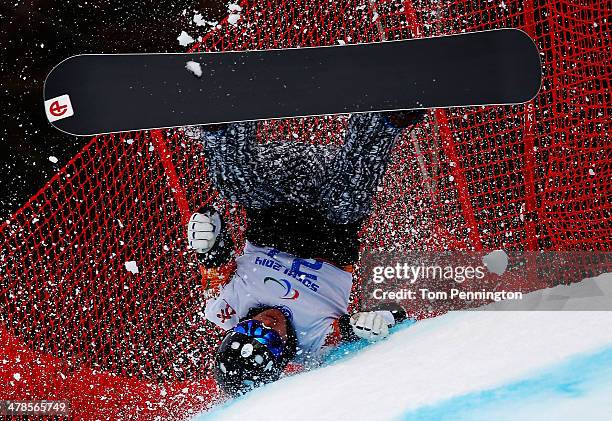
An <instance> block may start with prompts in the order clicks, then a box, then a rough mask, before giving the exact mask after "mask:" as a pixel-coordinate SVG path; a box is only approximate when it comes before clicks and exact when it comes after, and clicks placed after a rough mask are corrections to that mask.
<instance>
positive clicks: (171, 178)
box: [151, 130, 191, 225]
mask: <svg viewBox="0 0 612 421" xmlns="http://www.w3.org/2000/svg"><path fill="white" fill-rule="evenodd" d="M151 139H152V140H153V144H154V145H155V150H156V151H157V154H158V156H159V159H160V161H161V163H162V165H163V167H164V170H165V172H166V175H167V176H168V183H169V184H170V190H171V192H172V195H173V197H174V200H175V201H176V205H177V207H178V209H179V212H180V213H181V223H182V225H186V224H187V223H188V222H189V217H190V216H191V210H190V209H189V202H188V201H187V196H186V195H185V189H184V188H183V186H182V184H181V182H180V181H179V178H178V175H177V173H176V167H175V166H174V163H173V162H172V156H171V155H170V152H169V150H168V145H167V140H166V138H165V136H164V135H163V133H162V132H161V131H160V130H153V131H151Z"/></svg>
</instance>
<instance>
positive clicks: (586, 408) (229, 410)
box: [197, 274, 612, 421]
mask: <svg viewBox="0 0 612 421" xmlns="http://www.w3.org/2000/svg"><path fill="white" fill-rule="evenodd" d="M594 283H595V284H597V286H598V287H599V288H604V289H605V290H606V291H610V292H612V274H604V275H601V276H599V277H597V278H592V279H588V280H584V281H583V282H581V283H579V284H574V285H572V286H561V287H556V288H552V289H550V290H548V293H549V295H550V296H554V295H555V292H557V293H561V294H567V293H568V290H570V289H571V290H572V293H571V294H570V295H572V296H576V297H579V296H582V298H581V299H587V300H588V299H589V297H591V298H592V299H601V297H600V296H599V297H593V296H592V294H591V292H592V289H593V284H594ZM585 289H586V293H582V294H581V291H582V290H585ZM541 294H542V293H541V292H539V291H538V292H535V293H531V294H526V295H525V297H526V298H528V299H529V297H530V296H536V298H537V296H540V295H541ZM604 295H605V294H604ZM608 297H610V295H608ZM608 301H610V299H609V298H608ZM583 304H584V303H583ZM513 305H514V304H513V303H508V304H507V305H506V306H505V307H504V308H505V309H511V308H512V306H513ZM611 324H612V312H609V311H464V312H453V313H449V314H446V315H444V316H441V317H437V318H434V319H429V320H423V321H420V322H418V323H416V324H413V325H411V326H399V327H396V328H395V333H394V334H393V335H391V336H390V337H389V338H388V339H387V340H385V341H383V342H381V343H378V344H375V345H370V346H368V347H367V348H366V349H363V350H362V351H360V352H359V353H353V354H352V355H349V356H348V357H344V358H343V359H341V360H339V361H337V362H335V363H332V364H330V365H327V366H325V367H323V368H320V369H317V370H312V371H310V372H306V373H302V374H300V375H297V376H291V377H286V378H284V379H282V380H280V381H278V382H276V383H273V384H270V385H268V386H266V387H263V388H260V389H257V390H255V391H254V392H252V393H250V394H247V395H246V396H244V397H243V398H240V399H237V400H234V401H230V402H228V403H227V404H226V405H224V406H221V407H218V408H216V409H215V410H214V411H212V412H210V413H205V414H201V415H200V416H199V417H197V420H199V421H201V420H209V419H210V420H213V419H219V420H220V419H223V420H224V421H228V420H241V419H267V420H283V419H286V417H287V414H291V419H293V420H313V419H316V420H338V419H353V420H390V419H396V420H397V419H400V420H401V419H405V420H414V419H416V420H444V419H446V420H451V419H452V420H456V419H464V420H465V419H496V420H497V419H521V420H524V419H533V420H536V419H543V418H548V419H555V420H564V419H568V420H569V419H576V418H578V416H580V418H583V419H609V418H606V417H604V416H603V414H608V415H609V414H610V413H611V412H612V403H611V402H610V399H609V396H610V393H611V392H612V329H610V328H609V326H610V325H611ZM296 408H299V411H296Z"/></svg>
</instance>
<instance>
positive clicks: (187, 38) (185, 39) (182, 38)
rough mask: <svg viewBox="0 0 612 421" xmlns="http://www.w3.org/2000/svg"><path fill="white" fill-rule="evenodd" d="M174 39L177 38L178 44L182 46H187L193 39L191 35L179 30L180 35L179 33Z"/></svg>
mask: <svg viewBox="0 0 612 421" xmlns="http://www.w3.org/2000/svg"><path fill="white" fill-rule="evenodd" d="M176 39H177V40H178V42H179V44H180V45H181V46H183V47H187V46H188V45H189V44H191V43H193V42H194V41H195V40H194V39H193V37H192V36H191V35H189V34H188V33H187V32H185V31H181V35H179V36H178V37H177V38H176Z"/></svg>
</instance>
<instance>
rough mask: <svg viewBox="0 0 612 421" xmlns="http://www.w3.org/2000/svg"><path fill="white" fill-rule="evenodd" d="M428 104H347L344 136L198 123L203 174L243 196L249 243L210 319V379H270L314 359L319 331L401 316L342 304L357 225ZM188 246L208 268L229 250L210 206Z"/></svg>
mask: <svg viewBox="0 0 612 421" xmlns="http://www.w3.org/2000/svg"><path fill="white" fill-rule="evenodd" d="M423 115H424V112H423V111H403V112H386V113H369V114H356V115H352V116H351V117H350V119H349V122H348V128H347V131H346V135H345V141H344V144H343V145H341V146H339V147H332V146H329V145H310V144H305V143H298V142H268V143H259V142H258V141H257V139H256V123H255V122H243V123H233V124H226V125H215V126H211V125H209V126H201V130H200V134H199V137H200V138H201V140H202V142H203V144H204V150H205V155H206V158H207V166H208V174H209V176H210V178H211V180H212V182H213V184H214V186H215V187H216V188H217V189H218V190H219V192H220V194H221V195H223V196H224V197H225V198H227V199H229V200H230V201H233V202H236V203H239V204H241V205H242V206H244V208H245V209H246V213H247V218H248V230H247V232H246V239H247V241H246V245H245V247H244V250H243V251H242V254H241V255H240V256H238V257H237V258H236V270H235V272H234V275H233V277H232V278H231V280H230V281H229V282H228V283H227V284H226V285H225V286H224V287H223V288H222V290H221V292H220V294H219V295H218V297H216V298H213V299H211V300H209V301H208V302H207V303H206V310H205V315H206V318H207V319H208V320H210V321H212V322H213V323H215V324H216V325H218V326H220V327H221V328H223V329H224V330H226V331H227V332H228V333H227V334H226V336H225V337H224V339H223V340H222V341H221V344H220V345H219V348H218V350H217V352H216V356H215V361H214V367H213V371H214V374H215V378H216V380H217V384H218V385H219V386H220V387H221V388H222V389H223V390H224V391H225V392H226V393H228V394H230V395H236V394H241V393H245V392H246V391H248V390H250V389H252V388H253V387H256V386H258V385H262V384H265V383H269V382H272V381H275V380H277V379H278V378H279V377H280V375H281V374H282V372H283V370H284V368H285V367H286V365H287V363H288V362H290V361H297V362H299V363H302V364H306V365H309V364H312V362H313V361H318V358H319V357H320V355H321V353H322V349H323V348H324V345H325V343H326V341H328V342H329V341H330V338H334V337H335V338H340V340H342V341H353V340H357V339H360V338H364V339H367V340H372V341H374V340H378V339H381V338H384V337H386V336H387V335H388V330H389V327H391V326H393V325H394V324H396V323H398V322H401V321H403V320H404V319H405V318H406V313H405V311H403V310H402V309H401V308H393V307H390V308H389V309H387V310H382V309H378V310H377V311H364V312H358V313H355V314H353V315H351V316H349V315H348V314H347V311H348V305H349V293H350V291H351V287H352V274H351V272H350V271H349V270H347V266H349V265H351V264H353V263H354V262H355V261H356V260H357V257H358V251H359V242H358V232H359V230H360V227H361V224H362V222H363V221H364V219H365V218H366V217H368V215H369V214H370V213H371V208H372V195H373V193H374V191H375V189H376V187H377V185H378V183H379V181H380V180H381V178H382V176H383V174H384V173H385V170H386V167H387V164H388V162H389V158H390V151H391V149H392V148H393V146H394V144H395V140H396V138H397V137H398V135H399V134H400V132H401V131H402V130H404V129H405V128H411V127H413V126H414V125H415V124H416V123H417V122H418V121H419V120H420V119H421V118H422V117H423ZM187 234H188V241H189V247H190V248H192V249H194V250H195V251H196V252H197V253H198V259H199V261H200V262H201V264H203V265H204V266H205V267H208V268H212V267H217V266H219V265H221V264H223V263H226V262H227V261H228V260H229V259H230V258H231V257H232V256H231V254H232V250H233V249H234V245H233V242H232V240H231V238H230V236H229V234H228V232H227V229H226V227H225V223H224V221H223V219H222V217H221V215H220V213H219V212H217V211H216V210H215V209H214V208H212V207H208V208H204V209H203V210H200V211H199V212H198V213H195V214H193V215H192V216H191V218H190V221H189V223H188V227H187Z"/></svg>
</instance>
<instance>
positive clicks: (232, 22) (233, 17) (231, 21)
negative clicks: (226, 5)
mask: <svg viewBox="0 0 612 421" xmlns="http://www.w3.org/2000/svg"><path fill="white" fill-rule="evenodd" d="M239 20H240V14H238V13H232V14H231V15H229V16H228V17H227V22H228V23H229V24H230V25H234V26H236V24H237V23H238V21H239Z"/></svg>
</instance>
